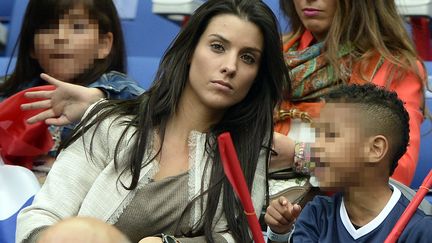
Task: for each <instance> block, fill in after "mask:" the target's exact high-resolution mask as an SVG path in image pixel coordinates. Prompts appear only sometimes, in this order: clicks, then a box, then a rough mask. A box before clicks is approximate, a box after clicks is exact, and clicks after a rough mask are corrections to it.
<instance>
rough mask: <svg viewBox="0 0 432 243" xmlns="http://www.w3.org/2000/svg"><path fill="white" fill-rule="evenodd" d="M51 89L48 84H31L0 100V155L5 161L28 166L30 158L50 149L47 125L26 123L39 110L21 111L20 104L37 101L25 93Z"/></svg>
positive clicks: (31, 161)
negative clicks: (35, 85) (28, 97)
mask: <svg viewBox="0 0 432 243" xmlns="http://www.w3.org/2000/svg"><path fill="white" fill-rule="evenodd" d="M54 88H55V87H54V86H52V85H45V86H38V87H33V88H30V89H27V90H23V91H21V92H19V93H17V94H15V95H13V96H11V97H9V98H7V99H5V100H3V101H2V102H0V156H1V157H2V159H3V161H4V162H5V163H6V164H11V165H20V166H24V167H27V168H29V169H31V168H32V166H33V160H34V159H35V158H36V157H37V156H39V155H43V154H46V153H47V152H48V151H49V150H50V149H51V148H52V146H53V144H54V143H53V140H52V137H51V134H50V133H49V131H48V129H47V128H48V126H47V125H46V124H45V123H44V122H38V123H35V124H28V123H27V122H26V120H27V119H28V118H30V117H32V116H34V115H36V114H38V113H40V112H41V111H42V110H29V111H23V110H21V104H24V103H29V102H34V101H37V99H27V98H26V97H24V93H25V92H30V91H41V90H53V89H54Z"/></svg>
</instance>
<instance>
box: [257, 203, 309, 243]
mask: <svg viewBox="0 0 432 243" xmlns="http://www.w3.org/2000/svg"><path fill="white" fill-rule="evenodd" d="M300 211H301V207H300V206H299V205H297V204H291V203H290V202H289V201H288V200H287V199H286V198H285V197H279V198H278V199H275V200H273V201H271V203H270V205H269V206H268V207H267V211H266V214H265V216H264V220H265V222H266V224H267V225H268V226H269V228H270V231H269V232H270V233H272V234H271V235H268V236H269V239H270V240H272V241H282V240H283V241H287V240H288V239H285V238H287V236H288V238H289V235H288V233H290V232H291V230H292V228H293V225H294V222H295V220H296V219H297V217H298V216H299V214H300ZM273 235H276V236H277V235H285V237H281V238H280V237H279V238H280V240H278V239H276V237H273ZM282 238H284V239H282Z"/></svg>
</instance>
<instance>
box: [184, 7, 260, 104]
mask: <svg viewBox="0 0 432 243" xmlns="http://www.w3.org/2000/svg"><path fill="white" fill-rule="evenodd" d="M262 49H263V36H262V34H261V31H260V29H259V28H258V27H257V26H256V25H255V24H253V23H252V22H249V21H247V20H244V19H241V18H239V17H237V16H235V15H229V14H223V15H218V16H215V17H213V18H212V19H211V20H210V22H209V24H208V26H207V28H206V30H205V31H204V32H203V34H202V35H201V37H200V39H199V41H198V43H197V46H196V48H195V51H194V53H193V55H192V58H191V63H190V70H189V82H188V83H187V85H186V88H185V92H186V93H187V96H188V97H189V98H191V99H196V100H198V101H199V103H202V104H204V106H206V107H207V108H209V109H213V110H224V109H226V108H228V107H229V106H232V105H234V104H236V103H238V102H240V101H241V100H242V99H243V98H244V97H245V96H246V95H247V93H248V92H249V89H250V87H251V86H252V84H253V82H254V80H255V78H256V76H257V73H258V69H259V66H260V59H261V54H262Z"/></svg>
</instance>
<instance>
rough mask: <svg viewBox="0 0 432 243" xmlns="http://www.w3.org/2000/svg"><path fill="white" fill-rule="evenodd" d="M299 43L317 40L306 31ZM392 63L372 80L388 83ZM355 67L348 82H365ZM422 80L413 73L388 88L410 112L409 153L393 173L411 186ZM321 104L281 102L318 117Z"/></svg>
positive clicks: (283, 129)
mask: <svg viewBox="0 0 432 243" xmlns="http://www.w3.org/2000/svg"><path fill="white" fill-rule="evenodd" d="M299 38H300V43H299V48H298V50H302V49H305V48H307V47H308V46H309V45H310V44H312V42H313V41H314V39H313V36H312V35H311V34H310V32H308V31H306V32H305V33H304V34H303V35H301V36H299ZM297 39H298V38H296V39H295V40H294V41H292V40H290V41H289V42H287V43H286V44H285V45H284V52H286V51H288V49H289V47H290V46H292V45H293V44H294V43H295V41H296V40H297ZM378 61H379V56H378V55H377V56H376V58H374V59H373V60H372V61H371V64H373V65H370V66H369V67H368V69H367V70H366V73H367V74H372V72H373V69H374V68H375V66H376V64H377V62H378ZM390 67H391V63H390V62H388V61H384V63H383V64H382V65H381V67H380V68H379V69H378V70H377V71H376V73H375V75H374V77H373V78H372V80H371V82H372V83H374V84H376V85H378V86H386V82H387V77H388V71H389V70H390ZM419 68H420V70H422V72H423V74H425V70H424V69H423V66H422V65H421V64H420V63H419ZM356 70H357V69H356V68H354V72H353V75H352V77H351V79H350V81H349V83H364V82H365V81H363V80H362V79H361V78H360V77H359V75H358V70H357V72H356ZM422 83H423V82H422V81H421V80H419V78H418V77H417V76H416V74H415V73H413V72H410V73H407V74H406V76H404V78H403V80H398V81H392V82H391V83H390V87H389V89H390V90H392V91H395V92H396V93H397V94H398V97H399V98H400V99H401V100H402V101H403V102H404V106H405V109H406V110H407V111H408V114H409V118H410V120H409V128H410V133H409V135H410V139H409V146H408V148H407V152H406V153H405V154H404V155H403V156H402V158H401V159H400V160H399V162H398V166H397V168H396V170H395V172H394V174H393V176H392V178H393V179H396V180H398V181H400V182H402V183H403V184H405V185H407V186H409V185H410V184H411V181H412V179H413V177H414V173H415V170H416V166H417V161H418V156H419V149H420V126H421V123H422V122H423V119H424V117H423V112H422V107H423V105H424V103H423V101H424V95H423V84H422ZM321 107H322V103H308V102H297V103H295V104H293V103H291V102H289V101H283V102H282V104H281V105H280V108H281V109H284V110H289V109H290V108H297V109H299V110H301V111H306V112H308V113H309V115H310V116H311V117H312V118H313V117H317V116H318V115H319V110H320V108H321ZM289 130H290V119H289V118H288V119H285V120H282V121H279V122H277V123H276V124H275V131H276V132H279V133H282V134H285V135H287V134H288V132H289Z"/></svg>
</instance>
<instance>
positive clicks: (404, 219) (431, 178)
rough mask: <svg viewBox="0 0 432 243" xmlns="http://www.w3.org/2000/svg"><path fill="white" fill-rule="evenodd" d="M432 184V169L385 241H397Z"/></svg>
mask: <svg viewBox="0 0 432 243" xmlns="http://www.w3.org/2000/svg"><path fill="white" fill-rule="evenodd" d="M431 186H432V170H430V171H429V174H428V175H427V176H426V178H425V179H424V181H423V183H422V185H421V186H420V188H419V189H418V191H417V193H416V194H415V195H414V197H413V199H412V200H411V202H410V203H409V204H408V206H407V208H406V209H405V211H404V212H403V214H402V215H401V217H400V219H399V220H398V221H397V223H396V225H395V226H394V227H393V230H392V231H391V232H390V234H389V235H388V236H387V239H386V240H385V241H384V243H393V242H396V241H397V239H398V238H399V236H400V235H401V234H402V232H403V230H404V229H405V226H406V225H407V224H408V222H409V221H410V219H411V217H412V215H413V214H414V213H415V211H416V210H417V208H418V206H419V205H420V203H421V201H422V200H423V198H424V197H425V196H426V194H427V193H428V192H429V189H430V187H431Z"/></svg>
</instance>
